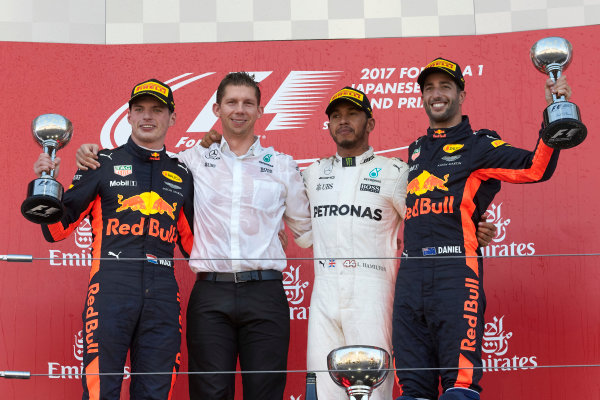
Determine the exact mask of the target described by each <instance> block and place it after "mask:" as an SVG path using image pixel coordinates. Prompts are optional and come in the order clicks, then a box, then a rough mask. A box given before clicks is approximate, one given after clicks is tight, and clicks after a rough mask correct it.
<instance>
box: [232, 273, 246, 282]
mask: <svg viewBox="0 0 600 400" xmlns="http://www.w3.org/2000/svg"><path fill="white" fill-rule="evenodd" d="M238 274H240V275H241V274H242V272H234V273H233V281H234V282H235V283H244V282H248V280H245V279H242V278H238Z"/></svg>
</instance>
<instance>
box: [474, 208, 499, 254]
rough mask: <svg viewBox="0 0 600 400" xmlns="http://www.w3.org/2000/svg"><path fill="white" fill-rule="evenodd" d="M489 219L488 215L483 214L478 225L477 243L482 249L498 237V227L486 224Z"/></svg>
mask: <svg viewBox="0 0 600 400" xmlns="http://www.w3.org/2000/svg"><path fill="white" fill-rule="evenodd" d="M488 217H489V215H488V213H485V214H483V215H482V216H481V220H480V221H479V223H478V224H477V242H479V246H481V247H486V246H487V245H488V244H490V242H491V241H492V239H493V238H495V237H496V230H497V229H496V225H494V224H492V223H489V222H486V221H487V218H488Z"/></svg>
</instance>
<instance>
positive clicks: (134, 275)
mask: <svg viewBox="0 0 600 400" xmlns="http://www.w3.org/2000/svg"><path fill="white" fill-rule="evenodd" d="M174 107H175V103H174V101H173V94H172V91H171V88H170V87H169V86H167V85H166V84H164V83H162V82H159V81H156V80H149V81H146V82H143V83H141V84H139V85H136V86H135V87H134V89H133V91H132V96H131V100H130V101H129V112H128V117H127V119H128V121H129V123H130V124H131V127H132V133H131V137H130V138H129V140H128V142H127V143H126V144H124V145H123V146H120V147H118V148H116V149H113V150H102V151H101V152H100V153H99V161H100V165H101V166H100V168H98V169H90V170H87V171H83V170H78V171H77V173H76V175H75V176H74V178H73V183H72V185H71V187H70V188H69V190H67V191H66V192H65V195H64V199H63V201H64V205H65V208H66V212H65V215H64V216H63V218H62V220H61V221H59V222H57V223H55V224H51V225H47V226H44V225H43V226H42V230H43V233H44V237H45V238H46V240H48V241H50V242H55V241H59V240H62V239H64V238H66V237H67V236H68V235H69V234H70V233H71V232H72V231H73V230H75V229H76V228H77V226H78V225H79V223H80V222H81V221H82V220H83V219H84V218H85V217H86V216H89V217H90V223H91V225H92V232H93V251H92V256H93V261H92V268H91V271H90V280H89V286H88V291H87V297H86V301H85V306H84V311H83V316H82V317H83V325H84V328H83V338H84V341H83V342H84V359H83V367H84V373H85V374H88V375H84V376H83V379H82V383H83V389H84V394H83V399H84V400H85V399H119V398H120V393H121V382H122V380H123V375H122V374H121V375H102V374H103V373H122V372H123V368H124V366H125V360H126V358H127V351H128V350H130V358H131V369H132V371H133V372H145V373H152V372H161V373H162V374H148V375H134V376H133V377H132V381H131V387H130V398H131V399H162V400H166V399H167V398H171V392H172V388H173V384H174V383H175V377H176V372H177V371H178V369H179V364H180V352H179V351H180V344H181V309H180V304H179V303H180V296H179V289H178V286H177V282H176V280H175V274H174V269H173V260H172V258H173V255H174V248H175V244H176V243H177V244H179V245H180V248H181V250H182V252H183V253H184V256H185V257H188V254H189V252H190V251H191V248H192V243H193V235H192V221H193V202H192V199H193V182H192V177H191V174H190V173H189V171H188V169H187V167H186V166H185V165H184V164H182V163H180V162H178V161H177V160H176V159H174V158H171V157H169V156H168V155H167V153H166V150H165V147H164V141H165V136H166V134H167V130H168V128H169V127H170V126H172V125H173V124H174V123H175V112H174ZM57 161H59V160H57ZM57 164H58V163H53V162H51V160H50V158H49V157H48V156H47V155H46V154H42V155H40V157H39V159H38V161H37V162H36V164H35V165H34V171H35V172H36V173H38V174H40V173H41V172H42V171H44V170H46V171H47V170H49V169H51V168H55V167H56V166H57ZM100 259H102V260H100ZM127 259H129V260H127ZM165 373H167V374H165ZM98 374H100V375H98Z"/></svg>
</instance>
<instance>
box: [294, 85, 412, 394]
mask: <svg viewBox="0 0 600 400" xmlns="http://www.w3.org/2000/svg"><path fill="white" fill-rule="evenodd" d="M326 113H327V115H328V116H329V132H330V134H331V137H332V138H333V140H334V141H335V143H336V145H337V154H336V155H334V156H331V157H329V158H324V159H321V160H319V161H317V162H315V163H314V164H312V165H311V166H310V167H308V168H307V169H306V170H305V171H303V173H302V175H303V177H304V184H305V186H306V190H307V192H308V198H309V201H310V208H311V217H312V231H313V248H314V257H315V259H316V260H315V281H314V286H313V292H312V297H311V302H310V315H309V321H308V350H307V363H308V369H309V370H326V369H327V354H329V352H330V351H331V350H333V349H335V348H337V347H341V346H346V345H371V346H377V347H381V348H383V349H385V350H387V351H388V352H389V353H390V354H391V349H392V305H393V301H394V283H395V281H396V273H397V265H398V263H397V261H396V260H395V259H394V257H396V255H397V236H398V230H399V229H400V224H401V222H402V217H403V216H404V210H405V206H404V200H405V198H406V182H407V176H408V167H407V165H406V163H404V162H403V161H401V160H399V159H397V158H386V157H382V156H378V155H375V154H374V153H373V148H372V147H370V146H369V133H370V132H371V131H372V130H373V128H374V127H375V120H374V119H373V112H372V109H371V105H370V103H369V100H368V98H367V96H366V95H365V94H364V93H363V92H361V91H358V90H355V89H352V88H350V87H346V88H344V89H342V90H340V91H339V92H337V93H336V94H335V95H334V96H333V97H332V98H331V101H330V103H329V105H328V107H327V110H326ZM393 381H394V380H393V379H392V375H391V374H390V375H389V377H388V378H387V379H386V381H385V382H384V383H383V385H382V386H380V387H379V388H377V389H376V390H375V391H374V392H373V395H372V397H371V398H372V399H374V400H378V399H386V400H389V399H391V398H392V389H393ZM317 394H318V397H319V398H321V399H327V400H334V399H335V400H337V399H339V400H342V399H347V395H346V394H345V392H344V390H343V389H342V388H340V387H338V386H337V385H336V384H335V383H334V382H333V381H332V380H331V378H330V377H329V376H328V374H327V373H318V374H317Z"/></svg>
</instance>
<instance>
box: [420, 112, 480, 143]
mask: <svg viewBox="0 0 600 400" xmlns="http://www.w3.org/2000/svg"><path fill="white" fill-rule="evenodd" d="M469 129H471V125H470V124H469V117H468V116H466V115H463V116H462V119H461V121H460V123H459V124H458V125H454V126H453V127H450V128H437V129H433V128H427V136H428V137H430V138H433V139H443V138H446V137H450V136H453V135H457V134H463V133H464V132H465V130H469Z"/></svg>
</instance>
